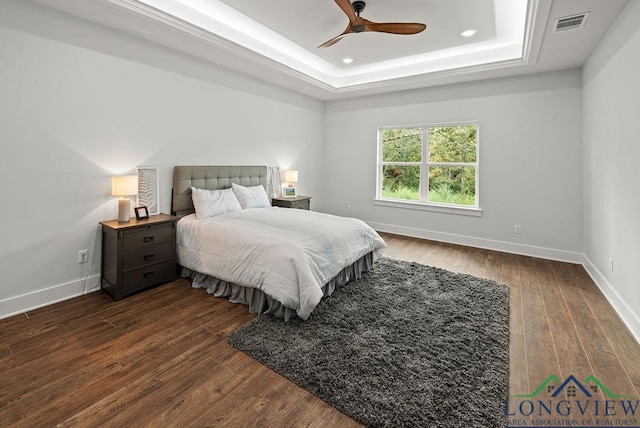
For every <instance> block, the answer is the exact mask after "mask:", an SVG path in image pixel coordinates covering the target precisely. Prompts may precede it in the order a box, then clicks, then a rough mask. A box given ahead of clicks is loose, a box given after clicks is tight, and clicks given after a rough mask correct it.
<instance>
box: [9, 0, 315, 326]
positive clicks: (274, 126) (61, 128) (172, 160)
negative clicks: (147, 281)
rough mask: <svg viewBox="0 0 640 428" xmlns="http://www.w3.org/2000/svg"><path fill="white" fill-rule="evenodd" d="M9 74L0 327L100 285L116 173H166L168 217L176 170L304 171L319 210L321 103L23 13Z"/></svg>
mask: <svg viewBox="0 0 640 428" xmlns="http://www.w3.org/2000/svg"><path fill="white" fill-rule="evenodd" d="M112 52H117V55H115V54H114V53H112ZM0 64H2V66H0V83H1V85H0V87H1V88H2V89H1V91H2V92H1V95H0V194H1V195H2V199H3V203H2V209H1V210H0V237H1V238H0V239H1V241H0V242H1V244H0V272H1V273H2V274H1V275H0V281H1V282H0V317H2V316H6V315H8V314H11V313H15V312H19V311H23V310H24V309H26V308H27V307H29V306H35V305H38V304H44V303H49V302H50V301H52V300H56V299H62V298H66V297H68V296H69V295H71V294H76V293H78V292H80V290H81V285H82V282H81V279H82V278H84V277H85V276H88V284H87V286H88V287H92V286H94V285H95V284H97V282H98V276H99V272H100V234H99V225H98V222H99V221H101V220H108V219H113V218H115V217H116V209H117V208H116V207H117V203H116V201H115V199H114V198H113V197H111V196H110V192H111V184H110V183H111V176H112V175H113V174H114V173H123V172H134V173H135V168H136V166H139V165H147V166H158V167H160V168H161V170H160V176H161V188H160V192H161V193H160V198H161V209H162V211H163V212H169V210H170V192H171V174H172V167H173V166H174V165H188V164H210V165H212V164H213V165H215V164H223V165H224V164H253V165H257V164H260V165H272V166H276V165H278V166H281V167H284V168H289V167H295V168H296V169H299V170H300V171H301V172H300V183H299V191H300V192H301V193H303V194H310V195H313V196H314V198H313V206H314V207H315V208H319V207H321V205H322V191H321V190H322V189H321V187H320V185H321V180H320V176H321V172H322V168H323V163H322V156H323V152H322V144H323V133H324V103H322V102H320V101H317V100H312V99H310V98H307V97H304V96H302V95H298V94H293V93H291V92H288V91H285V90H283V89H278V88H274V87H273V86H268V85H263V84H261V83H258V82H256V81H254V80H252V79H248V78H244V77H243V76H240V75H238V73H232V72H229V71H226V70H224V69H222V68H219V67H215V66H212V65H210V64H207V63H205V62H202V61H199V60H196V59H194V58H190V57H188V56H186V55H182V54H179V53H177V52H174V51H171V50H168V49H164V48H161V47H158V46H155V45H153V44H151V43H147V42H144V41H141V40H138V39H135V38H133V37H129V36H127V35H124V34H120V33H117V32H115V31H111V30H109V29H106V28H104V27H100V26H97V25H94V24H90V23H88V22H83V21H81V20H79V19H75V18H73V17H70V16H67V15H64V14H62V13H59V12H56V11H53V10H49V9H48V8H44V7H42V6H39V5H35V4H32V3H30V2H24V1H21V0H3V1H2V2H1V3H0ZM84 248H88V249H89V255H90V263H89V265H79V264H77V262H76V257H77V252H78V250H81V249H84Z"/></svg>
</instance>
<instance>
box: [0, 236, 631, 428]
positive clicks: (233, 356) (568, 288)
mask: <svg viewBox="0 0 640 428" xmlns="http://www.w3.org/2000/svg"><path fill="white" fill-rule="evenodd" d="M383 237H384V238H385V240H386V241H387V243H388V244H389V247H388V249H387V252H386V256H388V257H391V258H396V259H403V260H410V261H416V262H420V263H424V264H428V265H432V266H437V267H441V268H445V269H449V270H452V271H458V272H463V273H468V274H472V275H476V276H479V277H484V278H489V279H493V280H496V281H500V282H504V283H506V284H507V285H509V286H510V344H509V347H510V348H509V349H510V376H509V389H510V393H511V394H516V393H528V392H531V391H532V390H533V389H535V388H536V387H537V386H538V385H539V384H540V383H541V382H542V381H544V380H545V379H546V378H547V377H548V376H549V375H551V374H555V375H557V376H558V377H566V376H568V375H569V374H573V375H575V376H576V377H578V378H580V379H584V378H585V377H586V376H588V375H590V374H595V375H596V376H597V377H598V378H599V379H600V380H601V381H602V383H603V384H604V385H607V386H608V387H609V389H611V390H615V391H613V392H615V393H617V394H627V395H633V396H636V397H637V396H639V395H640V394H639V392H640V364H639V363H638V362H639V361H640V345H638V343H637V342H636V341H635V340H634V339H633V337H632V336H631V334H630V333H629V332H628V330H627V329H626V328H625V326H624V324H623V323H622V321H621V320H620V319H619V318H618V316H617V315H616V313H615V312H614V310H613V309H612V308H611V306H610V305H609V304H608V303H607V301H606V300H605V299H604V297H603V296H602V294H601V293H600V292H599V290H598V289H597V287H596V286H595V285H594V284H593V282H592V281H591V279H590V278H589V276H588V275H587V273H586V272H585V271H584V269H583V268H582V267H581V266H578V265H572V264H568V263H560V262H552V261H547V260H541V259H535V258H531V257H523V256H516V255H512V254H505V253H499V252H494V251H487V250H480V249H474V248H466V247H461V246H456V245H449V244H442V243H437V242H432V241H425V240H418V239H412V238H404V237H398V236H394V235H388V234H384V235H383ZM252 318H253V315H250V314H248V312H247V308H246V307H244V306H241V305H234V304H231V303H229V302H227V301H226V300H223V299H217V298H214V297H211V296H208V295H206V293H205V291H203V290H201V289H192V288H191V287H190V284H189V283H188V282H187V281H185V280H178V281H176V282H174V283H171V284H167V285H163V286H160V287H156V288H154V289H151V290H148V291H145V292H143V293H140V294H137V295H134V296H131V297H128V298H126V299H123V300H121V301H119V302H113V301H112V300H111V299H110V298H109V297H107V296H106V295H105V294H103V293H102V292H98V293H92V294H89V295H86V296H82V297H79V298H76V299H72V300H68V301H65V302H62V303H58V304H55V305H52V306H48V307H45V308H41V309H38V310H34V311H30V312H28V313H26V314H22V315H18V316H14V317H12V318H8V319H5V320H0V368H1V379H0V427H7V426H25V427H35V426H53V425H60V426H114V427H123V426H246V427H248V426H274V427H280V426H318V427H319V426H323V427H334V426H345V427H348V426H358V424H357V423H355V422H354V421H352V420H351V419H349V418H348V417H346V416H345V415H343V414H342V413H340V412H338V411H337V410H335V409H333V408H332V407H331V406H329V405H328V404H326V403H324V402H323V401H321V400H319V399H317V398H315V397H314V396H312V395H311V394H309V393H308V392H306V391H305V390H303V389H301V388H299V387H297V386H296V385H294V384H292V383H290V382H288V381H287V380H286V379H284V378H282V377H281V376H279V375H277V374H275V373H273V372H272V371H270V370H269V369H267V368H265V367H264V366H262V365H261V364H259V363H257V362H256V361H254V360H253V359H251V358H249V357H247V356H245V355H244V354H243V353H241V352H239V351H237V350H235V349H233V348H231V347H230V346H229V345H228V344H227V342H226V338H227V336H228V335H229V333H231V332H232V331H234V330H235V329H236V328H238V327H239V326H241V325H242V324H244V323H246V322H247V321H249V320H251V319H252Z"/></svg>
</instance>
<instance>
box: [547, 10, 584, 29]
mask: <svg viewBox="0 0 640 428" xmlns="http://www.w3.org/2000/svg"><path fill="white" fill-rule="evenodd" d="M590 13H591V12H584V13H579V14H577V15H571V16H565V17H563V18H558V19H556V22H555V24H554V25H553V32H554V33H558V32H561V31H569V30H577V29H578V28H582V27H584V24H585V23H586V22H587V18H589V14H590Z"/></svg>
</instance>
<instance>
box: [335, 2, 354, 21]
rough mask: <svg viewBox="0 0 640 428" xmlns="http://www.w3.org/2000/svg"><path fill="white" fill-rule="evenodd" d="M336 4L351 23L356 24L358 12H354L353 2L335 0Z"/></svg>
mask: <svg viewBox="0 0 640 428" xmlns="http://www.w3.org/2000/svg"><path fill="white" fill-rule="evenodd" d="M335 2H336V4H337V5H338V6H339V7H340V9H342V11H343V12H344V13H345V14H346V15H347V18H349V22H350V23H353V22H356V19H357V17H356V12H355V11H354V10H353V6H351V2H350V1H349V0H335Z"/></svg>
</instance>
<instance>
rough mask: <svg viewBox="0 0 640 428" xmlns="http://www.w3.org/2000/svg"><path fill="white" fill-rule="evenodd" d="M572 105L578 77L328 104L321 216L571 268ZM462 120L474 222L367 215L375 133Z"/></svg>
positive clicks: (577, 243)
mask: <svg viewBox="0 0 640 428" xmlns="http://www.w3.org/2000/svg"><path fill="white" fill-rule="evenodd" d="M581 102H582V99H581V75H580V71H578V70H571V71H564V72H557V73H549V74H542V75H535V76H526V77H516V78H509V79H500V80H490V81H483V82H476V83H468V84H462V85H452V86H444V87H439V88H432V89H423V90H417V91H411V92H403V93H396V94H391V95H384V96H372V97H366V98H360V99H351V100H345V101H335V102H329V103H328V105H327V115H326V137H325V164H326V176H327V178H326V180H327V181H326V193H325V199H326V204H325V207H326V208H327V209H328V210H329V211H330V212H333V213H336V214H343V215H344V214H346V206H347V205H348V204H350V205H351V206H352V213H351V214H353V215H354V216H356V217H359V218H362V219H363V220H365V221H367V222H369V223H371V224H373V225H375V226H376V227H378V228H380V229H382V230H385V229H386V230H388V231H392V232H398V233H404V234H410V235H414V236H423V237H432V238H435V239H440V240H446V241H451V242H459V243H467V244H471V245H476V246H481V247H488V248H496V249H502V250H506V251H514V252H520V253H524V254H532V255H540V256H545V257H552V258H560V259H565V260H575V261H577V259H579V254H580V253H581V252H582V213H581V211H582V192H581V189H582V183H581V180H582V154H581V153H582V149H581V144H582V139H581V133H582V128H581V126H582V122H581V119H582V118H581ZM470 120H473V121H479V125H480V206H481V208H482V209H483V213H482V217H468V216H462V215H454V214H444V213H436V212H427V211H416V210H410V209H402V208H391V207H385V206H376V205H374V203H373V200H374V197H375V177H376V144H377V142H376V132H377V129H378V127H379V126H388V125H411V124H425V123H438V122H456V121H470ZM515 224H520V225H522V234H521V235H516V234H514V225H515Z"/></svg>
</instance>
